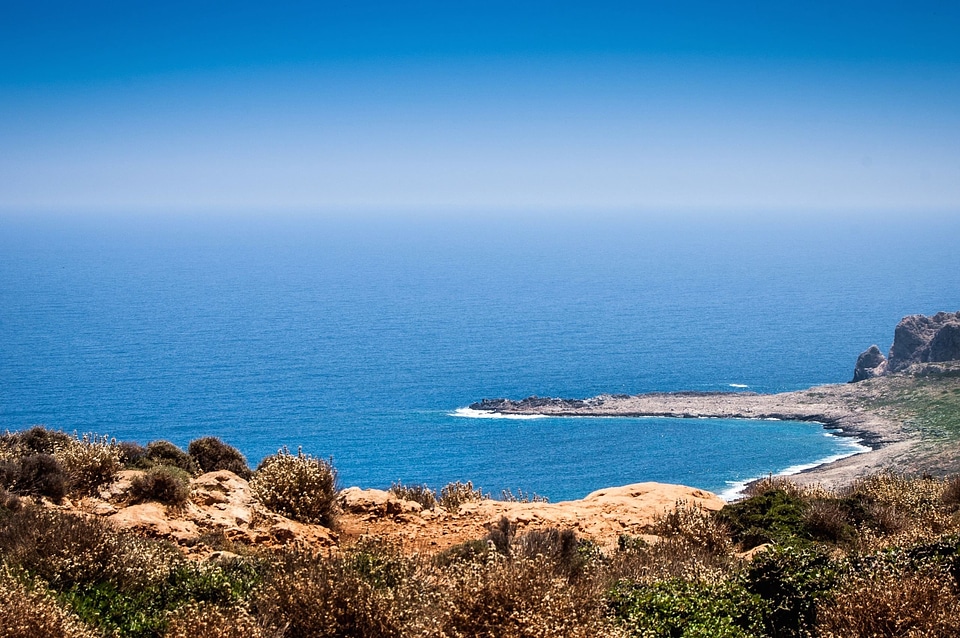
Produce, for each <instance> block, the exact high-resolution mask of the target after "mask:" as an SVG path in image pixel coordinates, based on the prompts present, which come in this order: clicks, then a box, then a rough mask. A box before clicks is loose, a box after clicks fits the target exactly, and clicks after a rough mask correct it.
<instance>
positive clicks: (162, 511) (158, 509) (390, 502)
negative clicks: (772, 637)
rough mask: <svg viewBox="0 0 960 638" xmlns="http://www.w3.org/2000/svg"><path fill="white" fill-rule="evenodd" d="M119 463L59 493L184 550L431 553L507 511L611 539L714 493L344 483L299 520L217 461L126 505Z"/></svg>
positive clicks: (717, 503)
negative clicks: (312, 520)
mask: <svg viewBox="0 0 960 638" xmlns="http://www.w3.org/2000/svg"><path fill="white" fill-rule="evenodd" d="M137 473H138V471H137V470H126V471H124V472H122V473H121V475H120V478H119V480H118V481H116V482H114V483H113V484H111V485H110V486H108V487H107V488H105V489H103V490H102V491H101V492H100V494H98V495H96V496H92V497H86V498H84V499H82V500H78V501H69V500H67V501H65V502H64V504H63V505H61V506H60V507H61V508H62V509H65V510H67V511H73V512H81V513H84V514H87V515H92V516H99V517H103V518H105V519H106V520H107V521H109V522H110V523H112V524H113V525H114V526H115V527H116V528H118V529H121V530H130V531H134V532H137V533H139V534H143V535H145V536H149V537H152V538H159V539H166V540H169V541H172V542H174V543H176V544H178V545H179V546H181V547H183V548H184V549H185V550H186V551H187V552H188V553H194V554H198V555H204V554H209V553H210V551H211V549H217V548H219V549H221V550H227V551H232V550H236V551H242V550H243V548H244V547H258V548H269V547H277V546H281V545H286V544H290V543H295V542H303V543H307V544H309V545H310V546H311V547H314V548H317V549H327V550H332V549H335V548H337V547H339V546H341V545H350V544H352V543H353V542H355V541H357V540H358V539H360V538H362V537H379V538H386V539H390V540H391V541H394V542H397V543H399V544H401V545H402V546H403V547H404V548H405V550H407V551H410V552H423V553H427V554H433V553H436V552H439V551H443V550H444V549H447V548H449V547H451V546H453V545H455V544H458V543H462V542H464V541H468V540H476V539H479V538H483V537H484V536H485V535H486V534H487V533H488V531H489V530H490V529H491V528H492V527H493V526H495V525H496V524H497V522H498V521H499V520H500V519H501V518H503V517H507V518H508V519H509V520H510V522H511V523H513V524H514V525H516V528H517V530H518V531H519V532H524V531H528V530H534V529H546V528H551V527H554V528H559V529H573V530H575V531H576V532H577V534H578V536H580V537H582V538H587V539H590V540H593V541H595V542H596V543H598V544H600V545H601V546H604V547H608V548H609V547H615V546H616V544H617V541H618V539H619V537H620V535H621V534H630V535H633V536H643V535H645V534H646V532H647V531H648V528H649V526H650V525H651V524H652V523H653V522H654V520H655V519H656V518H657V517H658V516H660V515H662V514H663V513H664V512H666V511H668V510H671V509H673V508H674V507H675V506H676V504H677V503H678V502H681V501H682V502H685V503H687V504H689V505H691V506H700V507H702V508H704V509H706V510H718V509H720V508H721V507H723V504H724V503H723V501H722V500H721V499H719V498H718V497H717V496H715V495H713V494H711V493H710V492H705V491H703V490H698V489H694V488H689V487H683V486H679V485H663V484H658V483H638V484H635V485H627V486H623V487H614V488H609V489H604V490H599V491H597V492H594V493H592V494H590V495H588V496H587V497H586V498H584V499H581V500H577V501H568V502H562V503H521V502H504V501H494V500H482V501H471V502H467V503H464V504H462V505H460V507H459V508H458V509H457V510H456V511H447V510H445V509H443V508H442V507H439V506H437V507H436V508H434V509H428V510H424V509H423V507H421V505H420V504H419V503H416V502H413V501H405V500H401V499H399V498H397V497H396V496H394V495H393V494H391V493H389V492H386V491H383V490H374V489H361V488H358V487H351V488H347V489H345V490H343V491H342V492H341V493H340V497H339V498H340V509H341V514H340V516H339V517H338V522H337V525H336V527H335V529H333V530H331V529H327V528H326V527H323V526H320V525H307V524H303V523H298V522H296V521H293V520H290V519H288V518H285V517H283V516H280V515H278V514H275V513H272V512H269V511H267V510H266V509H265V508H264V507H263V506H261V505H260V504H259V503H257V502H256V501H255V500H254V498H253V496H252V494H251V492H250V487H249V485H248V483H247V481H245V480H243V479H241V478H240V477H238V476H237V475H236V474H233V473H232V472H228V471H226V470H221V471H217V472H209V473H207V474H203V475H201V476H199V477H197V478H195V479H193V480H192V481H191V488H192V496H191V499H190V501H189V502H188V503H187V504H186V505H184V506H182V507H168V506H164V505H162V504H160V503H154V502H147V503H141V504H136V505H129V504H128V500H129V499H128V491H129V488H130V483H131V479H132V478H133V477H134V476H135V475H136V474H137Z"/></svg>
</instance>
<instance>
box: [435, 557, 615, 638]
mask: <svg viewBox="0 0 960 638" xmlns="http://www.w3.org/2000/svg"><path fill="white" fill-rule="evenodd" d="M491 556H492V557H493V559H492V560H490V561H488V562H487V563H479V562H475V561H473V562H463V563H454V564H453V565H451V566H450V567H449V568H448V569H447V570H446V571H445V572H443V573H442V574H440V575H439V583H438V587H439V590H440V594H441V595H440V596H439V598H438V604H439V605H440V609H438V610H437V612H438V613H439V620H440V623H441V630H440V635H442V636H449V637H450V638H468V637H469V638H474V637H478V638H484V637H486V638H494V637H498V636H511V637H515V638H608V637H609V638H613V637H619V636H623V635H624V632H623V630H622V629H620V628H619V627H617V626H615V625H614V624H613V623H612V621H610V620H608V618H607V616H606V613H605V606H604V604H603V598H602V595H601V589H602V585H601V584H600V582H599V581H596V580H594V579H590V578H581V579H578V580H577V581H575V582H571V581H569V580H568V579H567V578H565V577H563V576H561V575H556V574H555V570H553V569H552V565H550V564H549V562H547V561H546V560H545V559H544V558H543V557H542V556H539V557H535V558H517V559H512V560H509V559H504V558H502V557H499V558H497V556H498V555H496V554H492V555H491Z"/></svg>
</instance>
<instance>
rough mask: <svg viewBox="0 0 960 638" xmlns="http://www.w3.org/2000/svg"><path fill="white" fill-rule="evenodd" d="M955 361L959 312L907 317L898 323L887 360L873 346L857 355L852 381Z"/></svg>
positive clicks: (958, 345) (958, 354)
mask: <svg viewBox="0 0 960 638" xmlns="http://www.w3.org/2000/svg"><path fill="white" fill-rule="evenodd" d="M958 359H960V312H938V313H937V314H935V315H933V316H930V317H927V316H925V315H909V316H907V317H904V318H903V319H901V320H900V323H898V324H897V327H896V329H895V330H894V333H893V345H892V346H890V353H889V354H888V355H887V356H886V357H884V356H883V353H881V352H880V348H879V347H878V346H876V345H872V346H870V347H869V348H867V349H866V350H865V351H864V352H863V353H861V354H860V357H859V358H857V364H856V366H855V367H854V371H853V381H854V382H857V381H864V380H866V379H872V378H874V377H880V376H883V375H886V374H894V373H897V372H909V371H910V369H911V367H913V366H917V365H922V364H925V363H938V362H946V361H956V360H958Z"/></svg>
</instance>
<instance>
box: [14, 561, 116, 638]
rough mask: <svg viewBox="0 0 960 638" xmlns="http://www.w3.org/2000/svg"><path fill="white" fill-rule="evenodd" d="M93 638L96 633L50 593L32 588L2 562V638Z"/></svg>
mask: <svg viewBox="0 0 960 638" xmlns="http://www.w3.org/2000/svg"><path fill="white" fill-rule="evenodd" d="M38 636H58V637H59V638H94V637H95V636H97V633H96V632H94V631H93V630H92V629H90V628H89V627H87V626H85V625H84V624H83V623H82V622H80V620H79V618H77V617H76V616H75V615H73V614H71V613H70V612H69V611H67V610H66V609H64V608H63V607H62V606H61V605H60V604H59V603H57V602H56V600H54V598H53V596H51V595H50V594H49V593H47V592H45V591H43V590H41V589H38V588H32V587H30V586H29V585H27V584H26V583H25V582H24V578H23V575H17V574H15V573H13V572H12V571H11V570H10V569H9V568H8V567H7V566H6V565H2V564H0V638H37V637H38Z"/></svg>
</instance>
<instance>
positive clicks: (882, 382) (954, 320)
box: [469, 312, 960, 488]
mask: <svg viewBox="0 0 960 638" xmlns="http://www.w3.org/2000/svg"><path fill="white" fill-rule="evenodd" d="M957 393H960V312H956V313H949V312H939V313H937V314H935V315H932V316H929V317H927V316H924V315H910V316H908V317H904V318H903V319H902V320H901V321H900V322H899V323H898V324H897V327H896V330H895V332H894V342H893V345H892V346H891V348H890V354H889V357H884V355H883V354H882V353H881V352H880V349H879V348H878V347H877V346H876V345H874V346H871V347H870V348H868V349H867V350H866V351H865V352H864V353H863V354H861V355H860V357H859V358H858V359H857V362H856V366H855V369H854V375H853V381H852V382H850V383H845V384H832V385H822V386H817V387H813V388H809V389H806V390H799V391H795V392H783V393H778V394H758V393H754V392H666V393H665V392H655V393H648V394H638V395H627V394H601V395H598V396H595V397H590V398H582V399H581V398H572V399H571V398H556V397H538V396H531V397H527V398H525V399H521V400H511V399H503V398H500V399H483V400H481V401H478V402H476V403H473V404H471V405H470V406H469V407H470V409H472V410H478V411H483V412H489V413H497V414H505V415H544V416H553V417H563V416H571V417H574V416H575V417H670V418H681V419H694V418H722V419H760V420H762V419H777V420H790V421H812V422H816V423H820V424H822V425H823V427H824V428H826V429H828V430H830V431H832V432H833V433H834V434H836V435H838V436H849V437H856V438H857V439H858V441H859V442H860V443H862V444H863V445H865V446H867V447H868V448H869V451H865V452H863V453H859V454H855V455H853V456H849V457H846V458H843V459H840V460H837V461H834V462H831V463H826V464H823V465H820V466H817V467H814V468H811V469H809V470H805V471H804V472H802V473H801V474H800V475H795V476H794V479H795V480H796V481H797V482H801V483H821V484H823V485H825V486H826V487H833V488H835V487H843V486H847V485H850V484H851V483H853V482H854V481H855V480H856V479H858V478H860V477H863V476H866V475H869V474H871V473H875V472H877V471H883V470H894V471H899V472H913V473H937V474H943V473H946V472H950V471H957V469H958V466H960V462H958V460H957V459H958V457H960V454H958V449H957V447H958V446H957V445H956V442H955V439H951V438H950V437H949V436H946V434H945V433H946V432H950V431H952V432H954V433H956V431H960V423H955V421H956V418H957V417H956V415H955V414H954V413H953V412H951V410H953V409H954V408H955V407H956V406H955V403H952V402H953V401H955V398H954V397H955V395H956V394H957ZM941 395H942V396H941ZM943 396H945V397H947V400H946V404H944V405H945V409H946V413H945V415H940V416H941V417H943V418H940V421H942V422H941V423H939V425H937V427H936V428H929V427H927V428H925V427H923V423H924V421H923V418H921V417H922V415H921V414H919V412H923V411H924V410H925V409H926V404H925V403H924V400H919V399H920V398H922V397H926V400H928V401H930V402H931V405H941V404H943ZM941 407H942V406H941ZM918 411H919V412H918ZM918 424H919V425H918ZM937 428H939V429H937ZM944 428H946V429H944Z"/></svg>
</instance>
